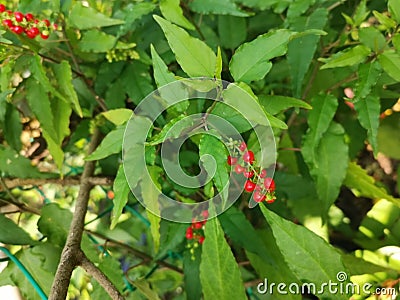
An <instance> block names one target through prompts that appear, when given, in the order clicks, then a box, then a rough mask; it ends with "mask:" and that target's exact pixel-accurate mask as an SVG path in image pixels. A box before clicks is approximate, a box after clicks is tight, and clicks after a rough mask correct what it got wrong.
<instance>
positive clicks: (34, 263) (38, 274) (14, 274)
mask: <svg viewBox="0 0 400 300" xmlns="http://www.w3.org/2000/svg"><path fill="white" fill-rule="evenodd" d="M60 255H61V249H59V248H57V247H54V246H53V245H51V244H49V243H45V244H43V245H39V246H35V247H32V248H26V249H22V250H20V251H18V252H17V253H16V254H15V256H16V257H17V258H18V260H19V261H20V262H21V263H22V264H23V265H24V267H25V268H26V269H27V270H28V272H29V273H30V274H31V275H32V277H33V278H34V280H35V281H36V283H37V284H38V285H39V287H41V288H42V290H43V291H44V293H45V294H49V292H50V288H51V284H52V282H53V279H54V273H55V271H56V268H57V264H58V259H59V256H60ZM3 273H4V275H8V277H9V278H10V279H11V280H12V281H13V283H14V285H15V286H18V289H19V290H20V292H21V294H22V296H23V297H24V299H27V300H41V299H43V298H41V297H40V296H39V294H38V293H37V292H36V291H35V290H33V288H32V283H31V282H30V281H29V280H28V278H26V276H24V275H23V273H21V270H20V269H19V268H18V267H17V266H16V265H15V264H14V263H9V265H8V266H7V268H6V269H5V270H4V271H3V272H2V273H1V275H3ZM7 273H8V274H7Z"/></svg>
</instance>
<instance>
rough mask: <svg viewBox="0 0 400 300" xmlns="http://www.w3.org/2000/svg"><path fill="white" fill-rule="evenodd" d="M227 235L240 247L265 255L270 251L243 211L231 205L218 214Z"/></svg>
mask: <svg viewBox="0 0 400 300" xmlns="http://www.w3.org/2000/svg"><path fill="white" fill-rule="evenodd" d="M218 220H219V221H220V222H221V225H222V228H223V229H224V232H225V233H226V235H227V236H229V238H230V239H231V240H232V241H233V242H234V243H235V244H238V245H239V246H240V247H242V248H244V249H246V250H247V251H250V252H253V253H256V254H258V255H259V256H261V257H263V256H265V255H266V252H268V250H267V248H266V247H265V246H264V244H263V242H262V240H261V239H260V237H259V235H258V233H257V231H256V230H255V229H254V227H253V226H252V225H251V223H250V222H249V220H247V219H246V216H245V215H244V213H243V212H242V211H240V210H239V209H237V208H236V207H235V206H231V207H230V208H229V209H228V210H227V211H225V212H224V213H222V214H220V215H219V216H218Z"/></svg>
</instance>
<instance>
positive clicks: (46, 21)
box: [43, 19, 50, 27]
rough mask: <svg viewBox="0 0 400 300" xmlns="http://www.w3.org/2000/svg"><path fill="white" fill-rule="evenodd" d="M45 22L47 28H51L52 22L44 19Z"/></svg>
mask: <svg viewBox="0 0 400 300" xmlns="http://www.w3.org/2000/svg"><path fill="white" fill-rule="evenodd" d="M43 22H44V24H46V26H47V27H49V26H50V21H49V20H47V19H44V20H43Z"/></svg>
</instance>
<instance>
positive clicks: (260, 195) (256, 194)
mask: <svg viewBox="0 0 400 300" xmlns="http://www.w3.org/2000/svg"><path fill="white" fill-rule="evenodd" d="M265 198H266V196H265V194H263V193H261V192H260V191H255V192H254V194H253V199H254V201H256V202H258V203H259V202H262V201H264V200H265Z"/></svg>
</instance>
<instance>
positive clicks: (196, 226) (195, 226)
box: [192, 222, 203, 230]
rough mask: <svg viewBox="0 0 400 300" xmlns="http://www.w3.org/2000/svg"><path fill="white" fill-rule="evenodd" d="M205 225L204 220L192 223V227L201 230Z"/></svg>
mask: <svg viewBox="0 0 400 300" xmlns="http://www.w3.org/2000/svg"><path fill="white" fill-rule="evenodd" d="M202 227H203V223H202V222H196V223H193V224H192V228H193V229H196V230H199V229H201V228H202Z"/></svg>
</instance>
